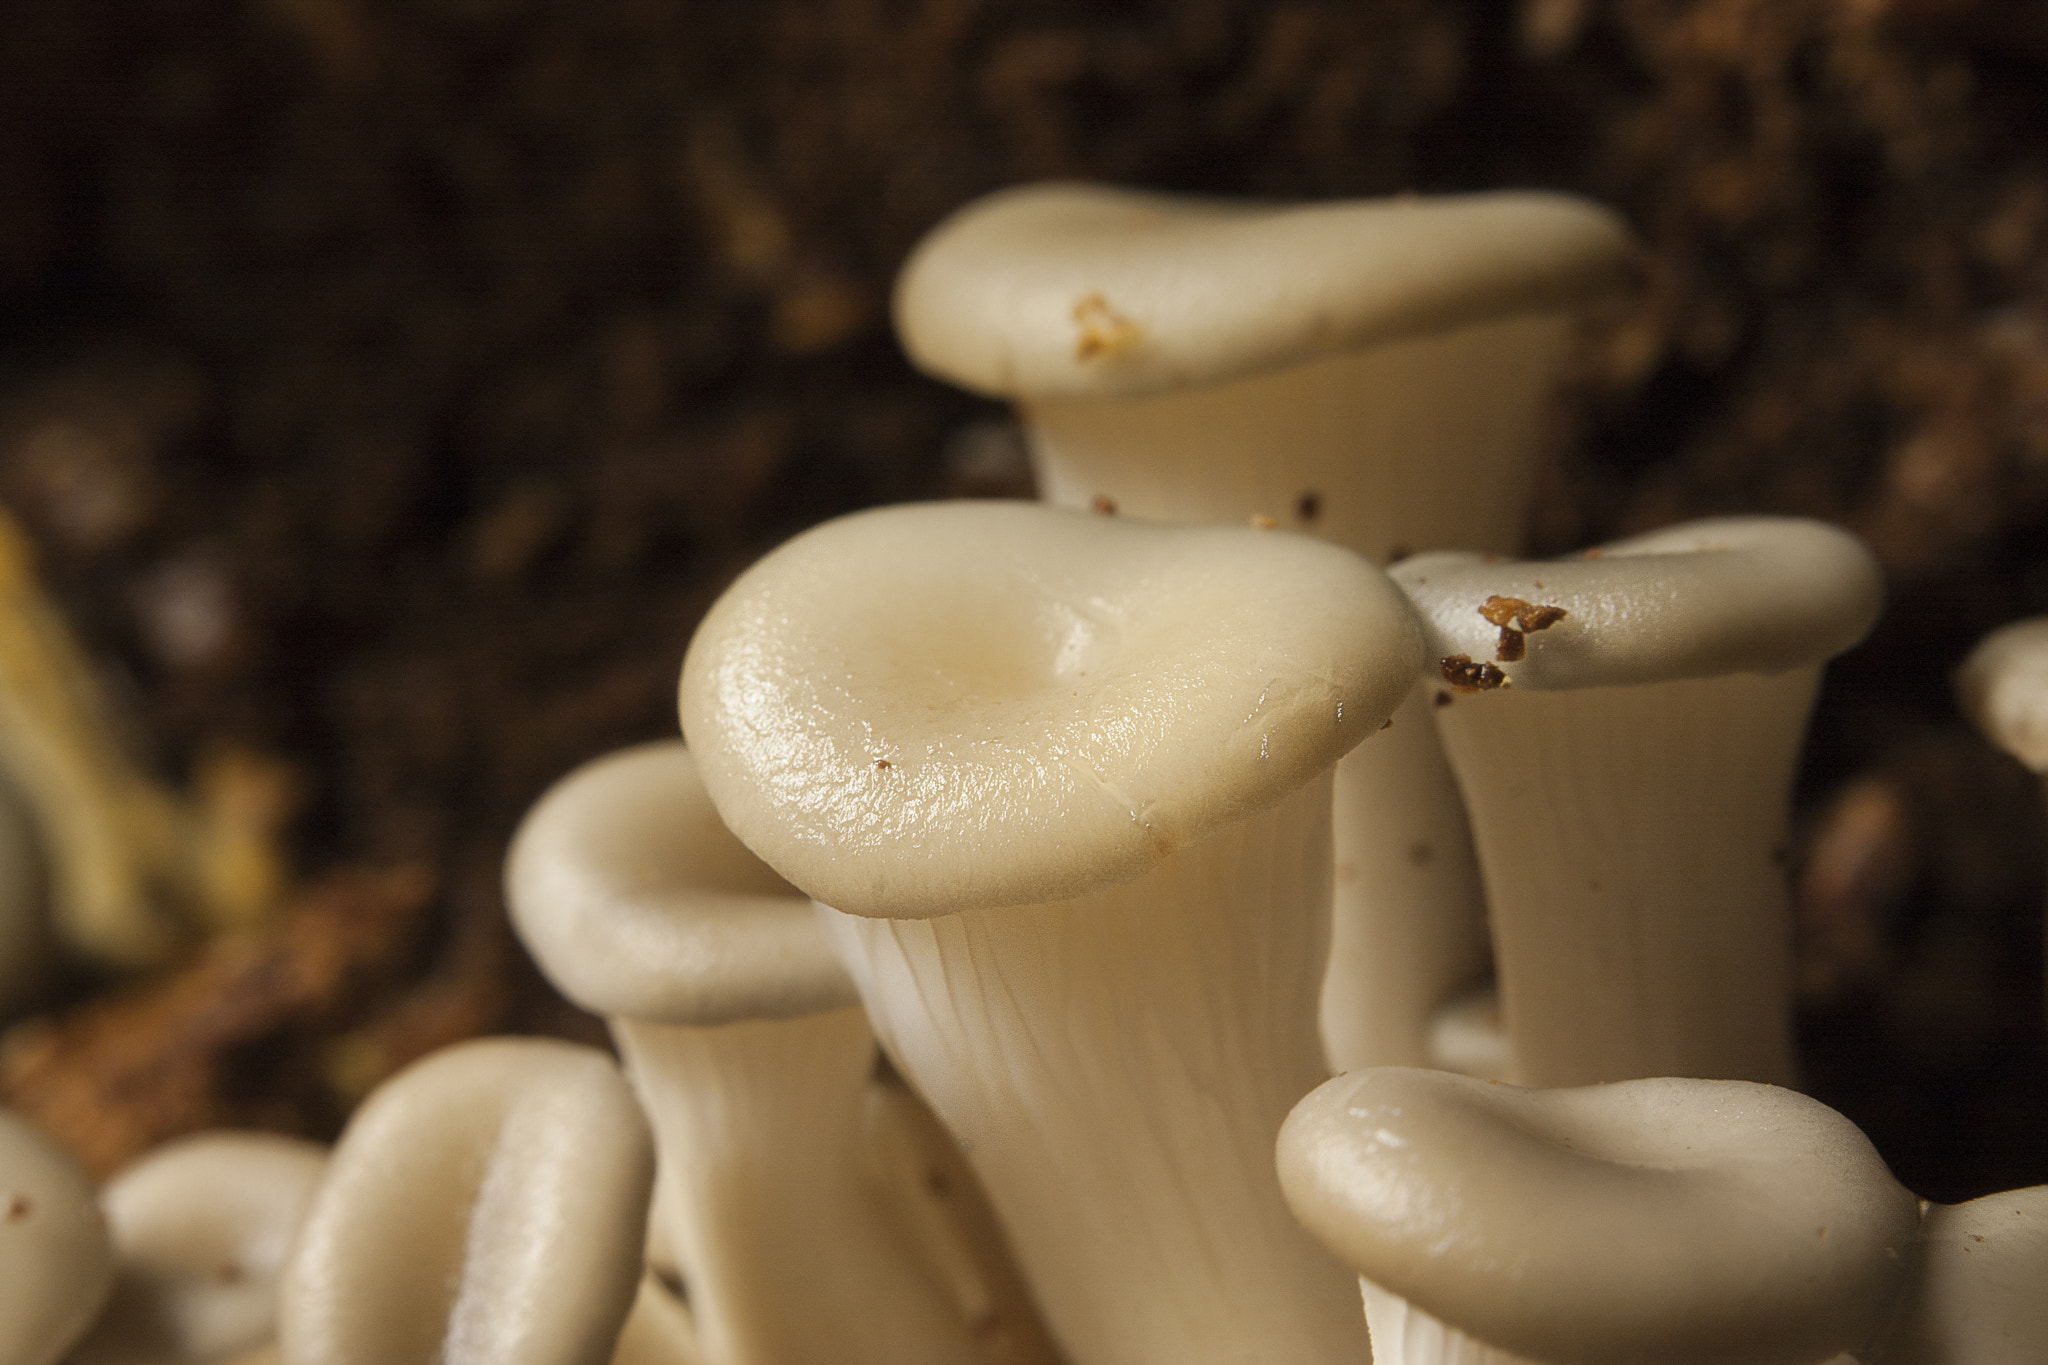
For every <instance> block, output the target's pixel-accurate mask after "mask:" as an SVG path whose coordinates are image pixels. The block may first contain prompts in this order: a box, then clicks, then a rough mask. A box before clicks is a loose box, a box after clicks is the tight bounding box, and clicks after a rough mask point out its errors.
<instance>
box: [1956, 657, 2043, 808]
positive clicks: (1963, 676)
mask: <svg viewBox="0 0 2048 1365" xmlns="http://www.w3.org/2000/svg"><path fill="white" fill-rule="evenodd" d="M1956 691H1957V693H1958V694H1959V695H1960V697H1961V699H1962V703H1963V710H1964V711H1965V712H1967V713H1968V715H1969V717H1970V719H1971V720H1972V721H1973V722H1975V723H1976V726H1977V728H1978V729H1979V730H1981V731H1982V732H1983V733H1984V736H1985V738H1987V739H1989V740H1990V741H1991V742H1992V743H1993V744H1996V745H1997V746H1998V747H1999V748H2001V749H2003V750H2005V751H2006V752H2007V753H2009V754H2011V755H2012V756H2013V757H2014V758H2016V759H2018V760H2019V761H2020V762H2021V763H2024V764H2025V765H2026V766H2027V767H2028V768H2029V769H2030V770H2031V771H2033V772H2035V773H2037V774H2039V775H2040V776H2041V777H2042V778H2043V779H2044V782H2048V617H2035V618H2033V619H2032V620H2027V621H2017V622H2014V623H2013V624H2012V625H2009V626H2004V627H2001V628H2000V629H1998V630H1995V631H1993V632H1991V634H1989V635H1987V636H1985V637H1984V639H1983V640H1982V641H1980V642H1979V643H1978V645H1977V647H1976V648H1975V649H1973V650H1971V651H1970V657H1969V658H1967V659H1965V660H1963V664H1962V667H1960V668H1958V669H1957V670H1956Z"/></svg>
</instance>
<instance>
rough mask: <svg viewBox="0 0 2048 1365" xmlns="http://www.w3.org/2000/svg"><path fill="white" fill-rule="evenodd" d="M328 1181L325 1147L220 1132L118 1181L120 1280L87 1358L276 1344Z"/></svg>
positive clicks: (174, 1356) (206, 1352)
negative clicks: (296, 1259)
mask: <svg viewBox="0 0 2048 1365" xmlns="http://www.w3.org/2000/svg"><path fill="white" fill-rule="evenodd" d="M326 1170H327V1150H326V1148H324V1147H322V1146H320V1145H319V1144H318V1143H313V1142H305V1141H301V1140H300V1139H297V1138H288V1137H280V1136H277V1135H276V1134H272V1133H229V1132H214V1133H196V1134H193V1135H192V1136H190V1137H184V1138H179V1139H178V1140H176V1141H174V1142H168V1143H165V1144H164V1145H163V1146H161V1147H158V1148H156V1149H155V1150H153V1151H151V1152H149V1153H148V1154H147V1155H145V1156H143V1157H141V1158H140V1159H138V1160H137V1161H135V1162H134V1163H133V1164H131V1165H130V1166H128V1167H127V1168H126V1169H125V1170H122V1171H121V1172H120V1173H118V1174H117V1175H115V1176H114V1178H113V1179H112V1180H110V1181H108V1182H107V1187H106V1189H105V1190H104V1191H102V1193H101V1195H100V1207H101V1208H102V1209H104V1210H105V1211H106V1216H107V1223H108V1225H109V1227H110V1229H111V1231H112V1235H113V1240H114V1251H115V1256H116V1258H117V1260H118V1263H119V1270H120V1276H119V1280H118V1281H117V1283H116V1286H115V1290H114V1297H113V1300H112V1302H111V1303H110V1304H109V1305H108V1308H107V1312H106V1314H105V1315H104V1316H103V1317H102V1319H101V1321H100V1323H99V1325H98V1326H96V1327H95V1328H94V1330H93V1334H92V1337H91V1339H90V1341H89V1342H88V1343H87V1347H86V1349H84V1350H83V1351H82V1353H81V1354H82V1355H83V1356H85V1357H86V1358H87V1359H90V1360H100V1359H121V1360H130V1359H133V1360H141V1359H150V1360H164V1359H169V1360H212V1359H215V1358H216V1357H219V1356H224V1355H227V1354H229V1353H231V1352H234V1351H239V1350H243V1349H246V1348H249V1347H254V1346H260V1345H261V1344H262V1343H263V1342H265V1341H267V1340H269V1338H270V1337H271V1335H272V1333H273V1332H274V1331H275V1330H276V1326H277V1279H278V1275H279V1273H280V1272H281V1271H282V1269H283V1266H284V1258H285V1253H286V1252H287V1251H289V1250H290V1248H291V1241H292V1236H293V1234H294V1233H296V1232H297V1231H298V1227H299V1223H300V1220H301V1219H303V1218H304V1217H305V1213H306V1210H307V1208H308V1207H310V1206H311V1204H312V1202H313V1194H314V1191H315V1190H317V1189H318V1188H319V1186H320V1180H321V1177H322V1176H323V1175H324V1174H325V1173H326Z"/></svg>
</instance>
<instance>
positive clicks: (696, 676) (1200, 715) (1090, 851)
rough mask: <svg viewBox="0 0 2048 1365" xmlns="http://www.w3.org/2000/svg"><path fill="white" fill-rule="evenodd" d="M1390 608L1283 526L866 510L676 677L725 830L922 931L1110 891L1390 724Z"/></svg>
mask: <svg viewBox="0 0 2048 1365" xmlns="http://www.w3.org/2000/svg"><path fill="white" fill-rule="evenodd" d="M1421 644H1422V641H1421V634H1420V631H1419V629H1418V627H1417V625H1416V622H1415V619H1414V615H1413V613H1412V612H1411V610H1410V609H1409V607H1408V604H1407V602H1406V600H1405V599H1403V598H1402V597H1401V595H1400V593H1399V592H1397V591H1396V590H1395V589H1394V588H1393V586H1392V585H1391V584H1390V583H1388V582H1387V580H1386V578H1385V576H1384V575H1382V574H1381V573H1380V572H1379V571H1378V570H1376V569H1374V568H1373V567H1372V566H1371V565H1369V564H1367V563H1366V562H1365V561H1364V560H1362V559H1360V558H1358V557H1357V556H1356V555H1353V554H1350V553H1348V552H1346V551H1344V550H1340V549H1337V548H1335V547H1334V546H1330V545H1326V544H1322V543H1320V542H1317V541H1313V540H1309V539H1307V538H1306V537H1301V536H1294V535H1289V534H1286V533H1284V532H1270V531H1255V530H1250V529H1246V528H1242V527H1167V526H1157V525H1150V524H1146V523H1143V522H1133V521H1129V520H1125V519H1118V518H1108V517H1099V516H1093V515H1090V514H1088V513H1083V512H1066V511H1057V510H1053V509H1050V508H1043V507H1035V506H1031V505H1029V504H1024V503H936V504H931V505H927V506H918V507H897V508H884V509H881V510H878V511H873V512H864V513H859V514H856V515H854V516H850V517H844V518H841V519H840V520H838V521H834V522H829V523H827V524H826V525H824V526H821V527H818V528H817V529H815V530H812V531H810V532H808V533H806V534H804V535H802V536H799V537H798V538H796V539H795V540H793V541H790V542H789V543H788V544H786V545H784V546H783V547H782V548H780V549H778V550H777V551H775V552H774V553H773V554H771V555H769V556H768V557H767V558H766V559H764V560H762V561H761V562H760V563H758V564H756V565H755V566H754V567H753V568H752V569H750V570H748V571H747V573H746V574H744V575H743V576H742V577H741V578H740V580H739V581H738V582H737V583H735V584H734V585H733V587H732V588H731V589H730V590H729V591H728V592H727V593H726V594H725V596H724V597H722V598H720V599H719V601H718V602H717V604H716V605H714V606H713V607H712V609H711V612H710V614H709V615H708V616H707V617H706V618H705V621H704V624H703V626H702V627H701V628H700V629H699V630H698V633H697V637H696V639H695V640H693V641H692V642H691V645H690V650H689V653H688V655H687V656H686V658H685V659H684V663H683V678H682V707H681V709H682V718H683V732H684V734H685V735H687V736H688V737H689V739H690V744H691V748H692V751H693V752H694V753H695V754H696V755H697V764H698V768H699V771H700V772H701V773H702V775H703V778H704V785H705V787H706V788H707V789H709V791H710V792H711V796H712V799H713V800H714V801H716V802H717V803H718V809H719V812H720V814H721V815H723V816H724V817H725V820H726V823H727V824H728V825H729V826H730V827H731V828H732V830H733V831H734V833H736V834H738V835H739V837H740V838H741V839H743V840H744V841H745V842H746V843H747V845H748V846H749V847H751V848H752V849H754V851H755V852H757V853H759V854H760V855H761V856H762V857H763V858H764V859H765V860H766V861H767V862H768V863H769V864H770V865H771V866H773V867H774V868H775V869H776V870H777V871H779V872H781V873H782V875H783V876H785V877H787V878H788V879H789V880H790V881H791V882H793V883H794V884H796V885H797V886H799V887H801V888H802V889H803V890H804V891H805V892H807V893H809V894H810V895H812V896H814V897H816V898H817V899H818V900H820V901H823V902H824V903H825V904H827V905H831V906H833V907H835V908H837V909H840V910H843V911H846V912H848V913H850V914H855V915H873V916H884V917H899V918H926V917H931V916H937V915H946V914H951V913H953V912H955V911H959V910H966V909H972V908H977V907H991V906H1006V905H1023V904H1030V903H1035V902H1040V901H1049V900H1058V899H1063V898H1067V897H1071V896H1076V895H1079V894H1082V893H1083V892H1086V891H1090V890H1093V889H1096V888H1100V887H1104V886H1109V885H1114V884H1116V883H1119V882H1124V881H1129V880H1132V879H1134V878H1136V877H1138V876H1139V875H1141V874H1142V873H1144V872H1145V871H1146V870H1147V869H1148V868H1150V867H1152V866H1153V865H1154V864H1156V863H1157V862H1159V861H1160V860H1161V859H1162V858H1164V857H1165V856H1166V855H1167V854H1169V853H1171V852H1172V851H1173V850H1174V849H1176V848H1179V847H1181V846H1182V845H1185V844H1187V843H1188V842H1189V841H1191V840H1193V839H1196V838H1198V837H1200V836H1201V835H1203V834H1206V833H1208V832H1209V831H1211V830H1214V829H1217V828H1219V827H1221V826H1223V825H1225V824H1228V823H1230V822H1232V821H1234V820H1237V819H1240V818H1242V817H1244V816H1246V815H1249V814H1251V813H1252V812H1254V811H1258V810H1262V809H1264V808H1265V807H1267V806H1270V805H1272V804H1273V803H1274V802H1276V801H1278V800H1279V799H1280V798H1281V797H1283V796H1285V795H1286V794H1287V793H1288V792H1290V791H1293V790H1294V789H1295V788H1297V787H1299V786H1300V785H1301V784H1303V783H1304V782H1306V781H1308V779H1309V778H1311V777H1313V776H1315V775H1317V774H1319V773H1320V772H1321V771H1322V770H1323V769H1325V768H1327V767H1329V766H1330V765H1331V764H1332V763H1334V762H1335V761H1336V760H1337V758H1338V757H1339V756H1341V755H1342V754H1343V753H1345V752H1346V751H1347V750H1349V749H1350V748H1351V747H1352V746H1353V745H1354V744H1356V743H1357V742H1358V741H1359V740H1361V739H1363V738H1364V737H1366V736H1367V735H1370V734H1371V733H1373V731H1374V730H1375V729H1377V728H1378V727H1379V725H1380V723H1381V722H1382V721H1384V720H1385V719H1386V718H1387V716H1388V715H1389V714H1391V713H1392V711H1393V709H1394V707H1395V706H1396V705H1397V704H1398V703H1399V702H1400V700H1401V698H1402V696H1403V695H1404V694H1405V693H1406V691H1407V689H1408V687H1409V686H1410V685H1411V683H1412V680H1413V678H1414V675H1415V670H1418V669H1420V667H1421V664H1422V658H1423V656H1422V653H1421Z"/></svg>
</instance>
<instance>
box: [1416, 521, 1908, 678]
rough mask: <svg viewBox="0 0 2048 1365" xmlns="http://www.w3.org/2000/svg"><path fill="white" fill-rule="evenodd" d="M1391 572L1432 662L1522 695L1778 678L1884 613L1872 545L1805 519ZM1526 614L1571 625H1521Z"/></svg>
mask: <svg viewBox="0 0 2048 1365" xmlns="http://www.w3.org/2000/svg"><path fill="white" fill-rule="evenodd" d="M1391 572H1392V574H1393V577H1394V579H1395V581H1396V582H1398V583H1400V584H1401V586H1402V587H1403V588H1405V589H1406V590H1407V592H1408V595H1409V596H1410V597H1411V598H1412V599H1413V600H1414V602H1415V605H1416V608H1417V610H1419V611H1420V612H1421V613H1422V615H1423V617H1424V618H1425V619H1426V621H1427V623H1428V627H1429V630H1430V638H1431V652H1432V654H1433V655H1434V656H1435V657H1437V658H1439V659H1448V658H1451V657H1454V656H1459V655H1462V656H1464V657H1465V658H1467V659H1469V660H1471V661H1473V662H1474V664H1476V665H1484V666H1486V667H1493V668H1497V669H1498V672H1499V673H1500V674H1503V675H1505V676H1506V678H1507V679H1508V680H1509V685H1512V686H1514V687H1518V688H1537V689H1564V688H1578V687H1607V686H1619V685H1627V684H1638V683H1649V682H1668V681H1671V680H1674V679H1678V678H1706V677H1717V676H1720V675H1722V674H1727V673H1779V672H1783V671H1785V670H1787V669H1791V668H1797V667H1799V666H1801V665H1804V664H1813V663H1819V662H1821V661H1823V660H1825V659H1828V658H1831V657H1833V656H1834V655H1836V654H1839V653H1841V652H1842V651H1843V650H1845V649H1848V648H1849V647H1850V646H1851V645H1854V644H1855V643H1857V641H1859V640H1861V639H1862V638H1863V637H1864V635H1865V634H1866V633H1868V631H1869V630H1870V627H1871V625H1872V624H1873V623H1875V621H1876V620H1877V616H1878V612H1879V611H1880V610H1881V609H1882V608H1883V605H1884V580H1883V577H1882V575H1881V573H1880V572H1879V569H1878V565H1877V561H1876V559H1875V558H1874V557H1873V556H1872V555H1871V553H1870V551H1869V550H1868V549H1867V548H1865V546H1864V545H1863V543H1862V542H1861V541H1859V540H1857V539H1856V538H1855V537H1854V536H1852V535H1850V534H1849V533H1848V532H1846V531H1842V530H1838V529H1837V528H1835V527H1832V526H1829V525H1826V524H1824V523H1822V522H1817V521H1807V520H1804V519H1801V518H1795V517H1720V518H1710V519H1707V520H1703V521H1692V522H1686V523H1685V524H1683V525H1681V526H1673V527H1669V528H1667V529H1665V530H1661V531H1653V532H1651V533H1650V534H1648V535H1642V536H1636V537H1634V538H1632V539H1629V540H1622V541H1616V542H1614V543H1613V544H1611V545H1605V546H1602V547H1600V548H1599V549H1598V550H1594V551H1588V552H1587V554H1586V555H1585V556H1582V557H1580V558H1577V559H1564V560H1551V561H1543V562H1537V561H1522V562H1505V561H1488V560H1486V559H1483V558H1481V557H1480V556H1477V555H1462V554H1427V555H1417V556H1415V557H1414V558H1412V559H1407V560H1404V561H1402V562H1401V563H1400V564H1398V565H1396V566H1395V567H1394V568H1393V569H1392V570H1391ZM1496 599H1498V600H1497V601H1496ZM1516 604H1520V605H1522V606H1527V607H1530V608H1532V609H1534V610H1541V609H1545V608H1555V609H1560V610H1561V611H1562V615H1561V616H1557V617H1555V618H1554V619H1551V620H1549V621H1547V622H1545V621H1544V620H1543V618H1541V617H1535V616H1533V614H1532V613H1523V614H1521V615H1520V616H1510V615H1509V613H1510V612H1511V611H1513V609H1514V606H1515V605H1516ZM1482 608H1484V609H1485V610H1482ZM1503 621H1507V622H1508V624H1505V625H1504V624H1503ZM1503 631H1511V632H1513V633H1515V634H1518V635H1523V637H1524V638H1523V640H1522V641H1521V642H1520V643H1521V646H1522V648H1523V649H1525V650H1526V654H1525V655H1524V657H1522V658H1520V659H1519V660H1517V659H1515V658H1513V657H1512V655H1513V651H1512V650H1511V649H1504V648H1503V647H1502V646H1503V643H1504V641H1503ZM1446 676H1448V671H1447V673H1446Z"/></svg>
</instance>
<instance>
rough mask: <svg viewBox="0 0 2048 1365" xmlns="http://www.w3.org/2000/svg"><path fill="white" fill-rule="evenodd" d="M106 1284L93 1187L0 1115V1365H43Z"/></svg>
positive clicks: (95, 1305)
mask: <svg viewBox="0 0 2048 1365" xmlns="http://www.w3.org/2000/svg"><path fill="white" fill-rule="evenodd" d="M113 1280H114V1252H113V1247H112V1245H111V1244H110V1243H109V1241H108V1238H107V1225H106V1222H105V1221H104V1220H103V1219H102V1218H101V1216H100V1210H99V1205H98V1204H96V1203H95V1202H94V1201H93V1189H92V1182H91V1181H90V1180H88V1179H87V1178H86V1175H85V1172H84V1171H81V1170H80V1169H79V1168H78V1163H76V1162H75V1161H73V1160H72V1159H71V1158H70V1157H69V1156H67V1155H65V1154H64V1152H62V1151H61V1150H59V1149H58V1147H57V1145H56V1144H55V1143H54V1142H51V1141H50V1140H49V1139H48V1138H46V1137H44V1136H43V1135H42V1134H41V1133H40V1132H38V1131H36V1129H34V1128H33V1127H31V1126H30V1125H29V1123H28V1121H27V1120H25V1119H22V1118H20V1117H18V1116H16V1115H14V1114H12V1113H9V1112H8V1111H6V1110H4V1109H0V1361H5V1362H7V1365H50V1362H52V1361H54V1360H56V1359H57V1358H58V1357H59V1356H61V1355H63V1354H64V1352H65V1351H66V1350H68V1349H69V1348H70V1346H71V1344H72V1342H74V1341H76V1340H77V1339H78V1338H79V1337H80V1336H81V1335H83V1334H84V1332H85V1329H86V1328H87V1327H88V1326H90V1325H91V1323H92V1320H93V1317H94V1315H95V1314H97V1313H98V1312H99V1311H100V1305H101V1304H102V1303H104V1302H105V1301H106V1297H107V1290H108V1288H109V1287H110V1286H111V1285H112V1284H113Z"/></svg>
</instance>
